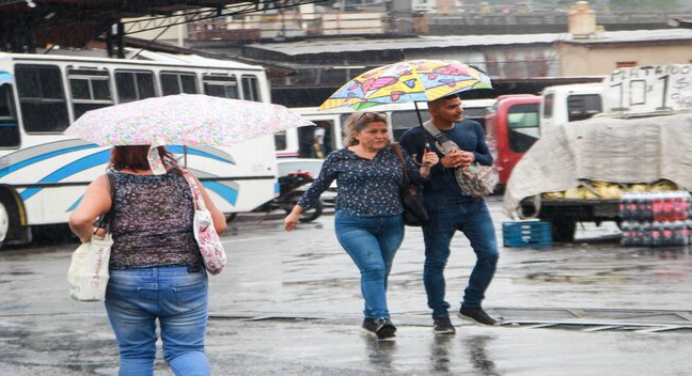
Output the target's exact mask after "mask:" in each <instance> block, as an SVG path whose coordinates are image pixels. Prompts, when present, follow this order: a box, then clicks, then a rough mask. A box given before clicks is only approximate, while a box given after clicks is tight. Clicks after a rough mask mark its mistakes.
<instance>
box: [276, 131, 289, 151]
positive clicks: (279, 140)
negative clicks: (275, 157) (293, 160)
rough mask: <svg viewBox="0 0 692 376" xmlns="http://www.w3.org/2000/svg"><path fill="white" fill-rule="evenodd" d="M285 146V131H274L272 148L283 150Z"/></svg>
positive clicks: (286, 142) (286, 145)
mask: <svg viewBox="0 0 692 376" xmlns="http://www.w3.org/2000/svg"><path fill="white" fill-rule="evenodd" d="M287 147H288V141H287V140H286V131H279V132H276V133H274V149H275V150H285V149H286V148H287Z"/></svg>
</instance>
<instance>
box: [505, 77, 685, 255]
mask: <svg viewBox="0 0 692 376" xmlns="http://www.w3.org/2000/svg"><path fill="white" fill-rule="evenodd" d="M603 85H604V91H603V110H604V113H603V114H601V115H598V116H596V117H594V118H591V119H588V120H584V121H578V122H573V123H564V124H556V125H555V127H554V129H552V130H551V131H550V132H547V133H543V134H542V137H541V138H540V139H539V140H538V141H537V142H536V143H535V144H534V145H533V146H532V148H531V149H530V150H529V151H528V152H527V153H526V154H525V155H524V157H523V158H522V159H521V160H520V161H519V163H518V164H517V165H516V166H515V168H514V171H513V172H512V176H511V177H510V179H509V182H508V184H507V187H506V190H505V196H504V203H503V205H504V211H505V213H507V214H508V215H510V216H518V217H520V218H535V217H537V218H540V219H541V220H545V221H548V222H550V223H551V224H552V228H553V240H555V241H571V240H573V239H574V231H575V228H576V224H577V222H595V223H597V224H600V223H601V222H603V221H616V222H619V221H620V220H621V218H620V214H619V210H618V204H619V199H620V195H621V194H622V192H636V191H667V190H671V191H672V190H678V189H685V190H689V189H690V188H691V187H692V168H690V166H692V137H691V135H692V65H690V64H681V65H680V64H678V65H665V66H651V67H632V68H623V69H618V70H616V71H615V72H613V73H612V74H611V75H610V76H609V77H607V78H606V79H605V80H604V81H603Z"/></svg>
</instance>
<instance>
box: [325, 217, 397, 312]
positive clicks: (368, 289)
mask: <svg viewBox="0 0 692 376" xmlns="http://www.w3.org/2000/svg"><path fill="white" fill-rule="evenodd" d="M334 223H335V228H336V238H337V239H338V240H339V243H341V246H342V247H344V249H345V250H346V253H348V255H349V256H351V259H353V262H354V263H355V264H356V266H358V269H360V276H361V277H360V290H361V293H362V294H363V298H364V299H365V309H364V310H363V315H364V316H365V318H371V319H379V318H382V317H389V309H388V308H387V278H388V277H389V272H390V271H391V270H392V262H393V261H394V255H395V254H396V251H397V250H398V249H399V246H400V245H401V242H402V241H403V240H404V220H403V217H402V216H401V215H395V216H385V217H356V216H353V215H350V214H348V213H346V212H345V211H343V210H337V212H336V215H335V216H334Z"/></svg>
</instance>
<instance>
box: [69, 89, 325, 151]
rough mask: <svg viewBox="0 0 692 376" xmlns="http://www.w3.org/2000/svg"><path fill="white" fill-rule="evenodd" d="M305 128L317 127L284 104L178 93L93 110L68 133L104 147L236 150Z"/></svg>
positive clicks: (76, 122)
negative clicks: (244, 144) (241, 145)
mask: <svg viewBox="0 0 692 376" xmlns="http://www.w3.org/2000/svg"><path fill="white" fill-rule="evenodd" d="M302 125H314V124H313V123H312V122H310V121H309V120H307V119H305V118H303V117H301V116H300V115H299V114H297V113H295V112H291V111H290V110H288V109H287V108H286V107H284V106H279V105H274V104H268V103H261V102H250V101H244V100H238V99H228V98H219V97H211V96H207V95H200V94H178V95H169V96H165V97H155V98H148V99H144V100H141V101H136V102H130V103H125V104H119V105H116V106H111V107H104V108H100V109H97V110H93V111H89V112H87V113H86V114H84V115H83V116H82V117H80V118H79V119H78V120H77V121H75V122H74V123H73V124H72V125H70V126H69V127H68V128H67V129H66V130H65V133H64V134H65V135H67V136H72V137H78V138H81V139H84V140H87V141H90V142H93V143H96V144H98V145H102V146H107V145H152V146H162V145H187V146H194V145H210V146H231V145H235V144H239V143H242V142H244V141H246V140H250V139H253V138H256V137H261V136H266V135H269V134H272V133H274V132H278V131H281V130H284V129H288V128H295V127H299V126H302Z"/></svg>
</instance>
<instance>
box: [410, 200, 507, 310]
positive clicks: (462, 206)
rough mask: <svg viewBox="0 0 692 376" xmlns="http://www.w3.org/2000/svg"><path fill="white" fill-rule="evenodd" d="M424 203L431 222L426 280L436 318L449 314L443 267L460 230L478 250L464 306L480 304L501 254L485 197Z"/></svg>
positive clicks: (427, 235) (427, 229) (425, 231)
mask: <svg viewBox="0 0 692 376" xmlns="http://www.w3.org/2000/svg"><path fill="white" fill-rule="evenodd" d="M425 205H426V208H427V209H428V214H429V215H430V222H429V223H428V224H427V225H426V226H424V227H423V237H424V239H425V267H424V269H423V282H424V283H425V291H426V293H427V295H428V307H430V308H431V309H432V310H433V313H432V316H433V318H438V317H445V316H449V313H448V311H447V310H448V309H449V307H450V305H449V303H447V302H446V301H445V278H444V269H445V266H446V265H447V260H448V259H449V253H450V250H449V245H450V243H451V242H452V237H453V236H454V233H455V232H456V231H457V230H459V231H461V232H463V233H464V235H466V237H467V238H468V239H469V241H470V242H471V248H473V251H474V252H475V253H476V265H475V266H474V267H473V271H472V272H471V276H470V277H469V284H468V287H467V288H466V290H465V291H464V299H463V301H462V307H464V308H476V307H480V306H481V302H482V301H483V298H485V290H486V289H487V288H488V285H490V281H492V279H493V275H494V274H495V269H496V268H497V261H498V258H499V252H498V250H497V241H496V240H495V228H494V226H493V221H492V218H491V217H490V212H489V211H488V207H487V206H486V205H485V201H483V200H475V199H472V198H470V197H469V198H468V199H466V200H464V201H462V202H445V201H442V200H436V201H426V202H425Z"/></svg>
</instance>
